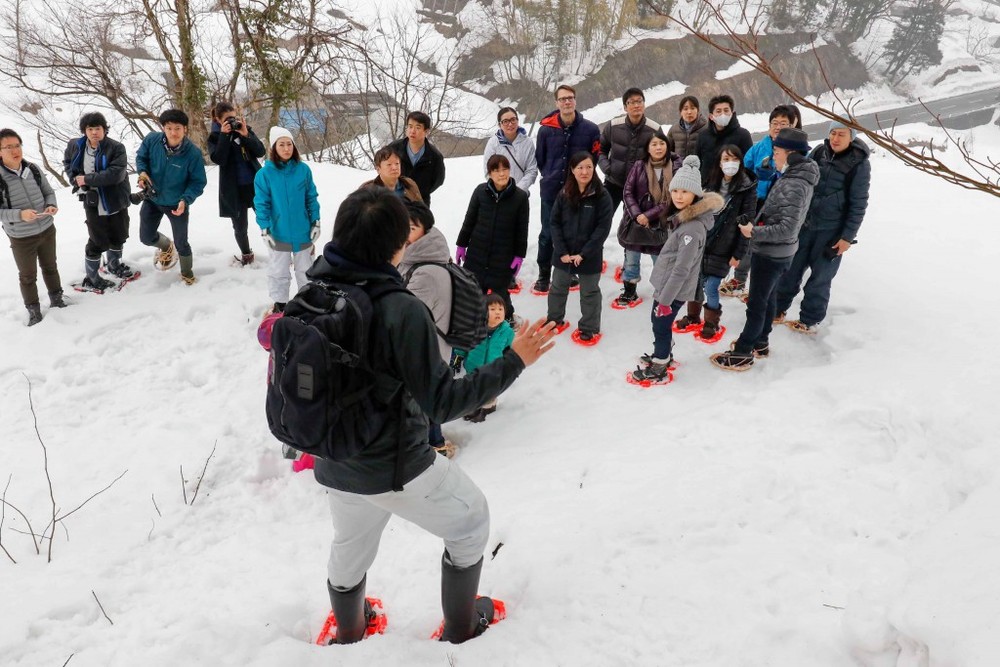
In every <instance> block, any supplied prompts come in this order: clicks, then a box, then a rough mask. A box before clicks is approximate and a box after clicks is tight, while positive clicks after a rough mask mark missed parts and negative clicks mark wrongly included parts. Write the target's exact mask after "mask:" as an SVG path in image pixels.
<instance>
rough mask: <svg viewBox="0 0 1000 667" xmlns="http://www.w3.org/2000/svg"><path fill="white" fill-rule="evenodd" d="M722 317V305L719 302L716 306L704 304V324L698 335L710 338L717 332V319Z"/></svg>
mask: <svg viewBox="0 0 1000 667" xmlns="http://www.w3.org/2000/svg"><path fill="white" fill-rule="evenodd" d="M721 318H722V305H721V304H720V305H719V307H718V308H712V307H711V306H709V305H708V304H707V303H706V304H705V326H703V327H702V328H701V333H699V334H698V335H699V336H700V337H702V338H712V337H714V336H715V334H717V333H719V320H720V319H721Z"/></svg>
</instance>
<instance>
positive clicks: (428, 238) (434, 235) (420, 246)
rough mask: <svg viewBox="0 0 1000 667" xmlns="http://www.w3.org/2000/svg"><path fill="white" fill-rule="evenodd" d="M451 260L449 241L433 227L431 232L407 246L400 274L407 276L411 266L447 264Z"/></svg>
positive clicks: (400, 265) (400, 266) (400, 264)
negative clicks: (431, 263) (421, 263)
mask: <svg viewBox="0 0 1000 667" xmlns="http://www.w3.org/2000/svg"><path fill="white" fill-rule="evenodd" d="M450 259H451V249H450V248H449V247H448V239H446V238H445V237H444V234H442V233H441V230H440V229H438V228H437V227H431V230H430V231H429V232H427V233H426V234H424V235H423V236H421V237H420V238H419V239H417V240H416V241H415V242H413V243H411V244H410V245H408V246H406V250H404V251H403V260H402V261H401V262H400V263H399V273H400V274H401V275H406V273H407V271H409V269H410V267H411V266H413V265H414V264H419V263H420V262H436V263H439V264H447V263H448V261H449V260H450Z"/></svg>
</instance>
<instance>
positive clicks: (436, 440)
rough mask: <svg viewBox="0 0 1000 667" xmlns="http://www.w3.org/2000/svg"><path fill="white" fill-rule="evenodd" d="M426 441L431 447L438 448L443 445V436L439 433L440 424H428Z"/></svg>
mask: <svg viewBox="0 0 1000 667" xmlns="http://www.w3.org/2000/svg"><path fill="white" fill-rule="evenodd" d="M427 441H428V442H430V443H431V447H440V446H441V445H443V444H444V434H443V433H441V424H435V423H434V422H430V423H429V424H428V425H427Z"/></svg>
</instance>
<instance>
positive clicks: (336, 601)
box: [326, 574, 375, 644]
mask: <svg viewBox="0 0 1000 667" xmlns="http://www.w3.org/2000/svg"><path fill="white" fill-rule="evenodd" d="M367 581H368V575H367V574H366V575H365V576H364V577H362V578H361V583H359V584H358V585H357V586H355V587H354V588H351V589H349V590H346V591H339V590H337V589H336V588H334V587H333V585H332V584H331V583H330V582H329V581H327V582H326V588H327V590H328V591H330V604H331V605H332V606H333V615H334V617H335V618H336V619H337V640H336V641H337V643H338V644H353V643H355V642H359V641H361V640H362V639H364V638H365V632H366V630H367V629H368V623H369V621H370V620H371V619H372V618H373V617H374V616H375V612H373V611H372V608H371V606H370V605H369V604H368V600H366V599H365V583H366V582H367Z"/></svg>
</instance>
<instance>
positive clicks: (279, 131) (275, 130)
mask: <svg viewBox="0 0 1000 667" xmlns="http://www.w3.org/2000/svg"><path fill="white" fill-rule="evenodd" d="M282 137H288V138H289V139H291V141H292V144H293V145H294V144H295V139H292V133H291V132H289V131H288V130H286V129H285V128H283V127H279V126H277V125H275V126H274V127H272V128H271V132H270V134H268V137H267V138H268V140H269V141H270V142H271V143H270V145H271V146H272V147H273V146H274V145H275V144H276V143H278V139H281V138H282Z"/></svg>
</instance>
